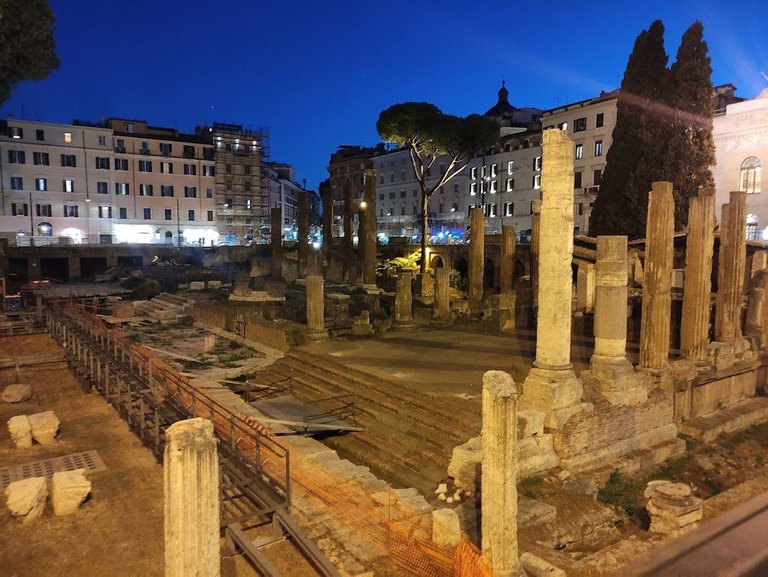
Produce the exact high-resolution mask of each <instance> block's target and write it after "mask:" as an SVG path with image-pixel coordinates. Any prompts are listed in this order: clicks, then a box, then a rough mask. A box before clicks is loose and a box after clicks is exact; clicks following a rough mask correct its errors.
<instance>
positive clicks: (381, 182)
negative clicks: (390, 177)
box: [379, 174, 384, 184]
mask: <svg viewBox="0 0 768 577" xmlns="http://www.w3.org/2000/svg"><path fill="white" fill-rule="evenodd" d="M379 184H384V175H383V174H380V175H379Z"/></svg>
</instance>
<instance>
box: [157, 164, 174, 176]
mask: <svg viewBox="0 0 768 577" xmlns="http://www.w3.org/2000/svg"><path fill="white" fill-rule="evenodd" d="M160 173H161V174H173V163H172V162H161V163H160Z"/></svg>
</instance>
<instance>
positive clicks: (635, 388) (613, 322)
mask: <svg viewBox="0 0 768 577" xmlns="http://www.w3.org/2000/svg"><path fill="white" fill-rule="evenodd" d="M595 272H596V295H595V322H594V327H595V328H594V332H595V351H594V354H593V355H592V358H591V359H590V371H589V376H590V377H592V378H594V379H595V380H596V381H597V383H598V386H599V387H600V390H601V391H602V393H603V395H604V396H605V398H606V399H608V401H609V402H610V403H612V404H614V405H634V404H638V403H643V402H645V401H646V400H647V398H648V394H647V391H646V388H645V386H644V384H643V380H642V378H641V377H640V375H638V374H637V373H636V372H635V368H634V367H633V366H632V363H630V362H629V359H627V354H626V353H627V314H626V313H627V237H626V236H599V237H598V238H597V263H596V265H595ZM585 378H586V377H585Z"/></svg>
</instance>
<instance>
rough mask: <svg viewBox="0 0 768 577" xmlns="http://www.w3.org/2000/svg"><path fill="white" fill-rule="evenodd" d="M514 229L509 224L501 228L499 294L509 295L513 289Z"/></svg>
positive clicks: (515, 246)
mask: <svg viewBox="0 0 768 577" xmlns="http://www.w3.org/2000/svg"><path fill="white" fill-rule="evenodd" d="M515 234H516V232H515V227H514V226H512V225H509V224H503V225H502V226H501V262H500V263H499V292H501V294H507V293H511V292H512V290H513V289H514V275H515V251H516V249H517V245H516V244H515V241H516V239H515Z"/></svg>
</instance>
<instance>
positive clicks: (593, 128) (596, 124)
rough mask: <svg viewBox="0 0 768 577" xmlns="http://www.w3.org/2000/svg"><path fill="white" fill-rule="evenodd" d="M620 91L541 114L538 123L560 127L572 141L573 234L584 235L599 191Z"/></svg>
mask: <svg viewBox="0 0 768 577" xmlns="http://www.w3.org/2000/svg"><path fill="white" fill-rule="evenodd" d="M618 96H619V91H618V90H614V91H612V92H601V93H600V95H599V96H598V97H597V98H589V99H587V100H581V101H579V102H574V103H572V104H566V105H565V106H561V107H558V108H553V109H551V110H547V111H545V112H544V113H543V114H542V117H541V124H542V127H543V129H544V130H546V129H547V128H559V129H561V130H563V131H564V132H565V133H566V134H567V135H568V137H569V138H570V139H571V140H573V143H574V150H573V170H574V174H573V195H574V204H573V214H574V234H587V233H588V231H589V217H590V215H591V214H592V204H593V203H594V201H595V198H596V197H597V194H598V192H599V191H600V181H601V180H602V177H603V171H604V170H605V158H606V154H607V152H608V149H609V148H610V146H611V142H612V135H613V129H614V127H615V126H616V103H617V100H618Z"/></svg>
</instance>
